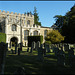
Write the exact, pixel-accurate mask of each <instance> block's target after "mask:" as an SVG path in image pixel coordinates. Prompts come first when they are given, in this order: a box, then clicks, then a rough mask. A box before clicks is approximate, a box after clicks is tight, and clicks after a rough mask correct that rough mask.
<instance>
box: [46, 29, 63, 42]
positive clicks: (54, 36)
mask: <svg viewBox="0 0 75 75" xmlns="http://www.w3.org/2000/svg"><path fill="white" fill-rule="evenodd" d="M45 40H46V41H50V42H51V43H60V42H61V41H64V36H62V35H61V34H60V32H58V30H52V31H49V32H48V33H47V36H46V38H45Z"/></svg>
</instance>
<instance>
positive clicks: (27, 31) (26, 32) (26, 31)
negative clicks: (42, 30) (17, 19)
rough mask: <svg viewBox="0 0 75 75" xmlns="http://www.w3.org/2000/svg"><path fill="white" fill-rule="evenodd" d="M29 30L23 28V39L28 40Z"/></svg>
mask: <svg viewBox="0 0 75 75" xmlns="http://www.w3.org/2000/svg"><path fill="white" fill-rule="evenodd" d="M28 36H29V30H24V40H28Z"/></svg>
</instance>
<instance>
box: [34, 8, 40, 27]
mask: <svg viewBox="0 0 75 75" xmlns="http://www.w3.org/2000/svg"><path fill="white" fill-rule="evenodd" d="M34 24H36V25H40V26H41V22H39V16H38V13H37V8H36V7H34Z"/></svg>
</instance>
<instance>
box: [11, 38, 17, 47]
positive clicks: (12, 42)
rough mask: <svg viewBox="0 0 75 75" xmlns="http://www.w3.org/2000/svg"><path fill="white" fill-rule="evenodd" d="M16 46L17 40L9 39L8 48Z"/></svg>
mask: <svg viewBox="0 0 75 75" xmlns="http://www.w3.org/2000/svg"><path fill="white" fill-rule="evenodd" d="M17 44H18V39H17V38H16V37H12V38H11V39H10V46H12V47H13V46H16V45H17Z"/></svg>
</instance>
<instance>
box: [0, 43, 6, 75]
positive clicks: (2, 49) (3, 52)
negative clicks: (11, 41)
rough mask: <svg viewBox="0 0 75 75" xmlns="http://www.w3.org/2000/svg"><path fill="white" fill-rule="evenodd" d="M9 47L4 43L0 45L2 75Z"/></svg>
mask: <svg viewBox="0 0 75 75" xmlns="http://www.w3.org/2000/svg"><path fill="white" fill-rule="evenodd" d="M6 51H7V47H6V44H5V43H4V42H1V43H0V74H4V64H5V57H6Z"/></svg>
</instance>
